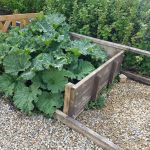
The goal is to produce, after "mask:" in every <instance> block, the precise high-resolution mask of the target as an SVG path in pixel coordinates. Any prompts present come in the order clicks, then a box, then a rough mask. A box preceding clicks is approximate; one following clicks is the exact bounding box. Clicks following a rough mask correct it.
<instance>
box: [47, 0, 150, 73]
mask: <svg viewBox="0 0 150 150" xmlns="http://www.w3.org/2000/svg"><path fill="white" fill-rule="evenodd" d="M46 2H47V8H46V11H48V12H49V11H50V12H60V13H63V14H65V16H66V17H67V20H68V23H69V24H70V25H71V30H72V31H73V32H77V33H81V34H85V35H90V36H93V37H97V38H101V39H104V40H108V41H112V42H117V43H122V44H126V45H129V46H133V47H137V48H141V49H144V50H150V1H149V0H47V1H46ZM137 56H138V55H135V54H129V55H126V59H125V60H126V61H125V64H124V67H125V68H126V69H130V70H132V67H133V66H132V65H133V64H134V68H135V69H134V71H139V72H140V73H142V74H144V75H149V70H150V59H149V58H145V57H142V56H140V57H141V58H143V59H140V63H139V61H136V60H135V59H136V57H137ZM127 60H128V61H127ZM129 60H130V61H129ZM130 66H131V67H130ZM135 66H136V67H135ZM136 68H137V69H136Z"/></svg>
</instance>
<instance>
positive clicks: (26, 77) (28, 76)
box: [20, 71, 35, 80]
mask: <svg viewBox="0 0 150 150" xmlns="http://www.w3.org/2000/svg"><path fill="white" fill-rule="evenodd" d="M34 76H35V72H34V71H26V72H24V73H22V74H21V76H20V77H21V78H22V79H24V80H31V79H32V78H33V77H34Z"/></svg>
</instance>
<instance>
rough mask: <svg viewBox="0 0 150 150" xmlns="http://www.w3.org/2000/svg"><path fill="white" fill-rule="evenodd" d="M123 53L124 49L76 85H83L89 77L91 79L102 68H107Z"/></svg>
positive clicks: (76, 86)
mask: <svg viewBox="0 0 150 150" xmlns="http://www.w3.org/2000/svg"><path fill="white" fill-rule="evenodd" d="M123 54H124V51H121V52H119V53H118V54H116V55H115V56H114V57H112V58H111V59H109V60H108V61H107V62H105V63H104V64H102V65H101V66H100V67H99V68H97V69H95V70H94V71H93V72H92V73H90V74H89V75H88V76H86V77H85V78H84V79H82V80H81V81H80V82H78V83H77V84H76V85H75V86H74V87H75V88H78V87H79V86H81V85H82V84H83V83H85V82H86V81H87V80H88V79H90V78H91V77H92V76H94V75H95V74H97V73H98V72H99V71H100V70H101V69H103V68H105V67H106V66H107V65H109V64H110V63H112V62H113V61H114V60H115V59H116V58H118V57H120V56H121V57H122V55H123Z"/></svg>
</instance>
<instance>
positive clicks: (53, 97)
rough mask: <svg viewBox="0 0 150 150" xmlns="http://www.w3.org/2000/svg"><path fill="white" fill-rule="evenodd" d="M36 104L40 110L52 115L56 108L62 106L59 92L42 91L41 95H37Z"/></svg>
mask: <svg viewBox="0 0 150 150" xmlns="http://www.w3.org/2000/svg"><path fill="white" fill-rule="evenodd" d="M36 106H37V108H38V109H39V110H40V111H42V112H44V113H45V114H47V115H49V116H52V115H53V114H54V112H55V111H56V109H57V108H60V107H62V106H63V97H62V96H61V94H59V93H57V94H52V93H48V92H43V93H42V95H40V96H39V97H38V101H37V102H36Z"/></svg>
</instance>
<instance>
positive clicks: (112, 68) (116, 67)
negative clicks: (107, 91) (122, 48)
mask: <svg viewBox="0 0 150 150" xmlns="http://www.w3.org/2000/svg"><path fill="white" fill-rule="evenodd" d="M118 65H119V62H118V61H114V62H113V63H112V67H111V71H110V76H109V81H108V86H109V85H110V84H112V82H113V80H114V76H115V73H116V71H117V69H118Z"/></svg>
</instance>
